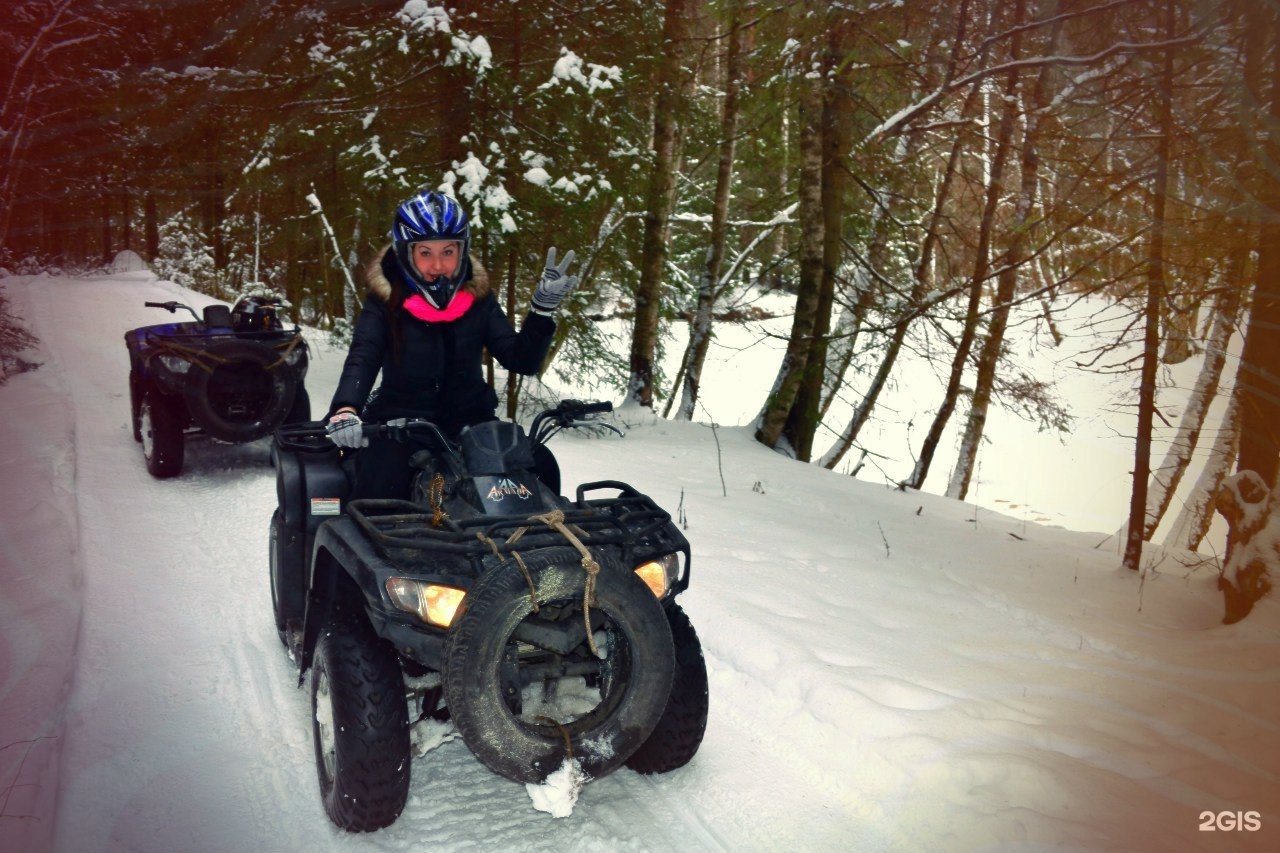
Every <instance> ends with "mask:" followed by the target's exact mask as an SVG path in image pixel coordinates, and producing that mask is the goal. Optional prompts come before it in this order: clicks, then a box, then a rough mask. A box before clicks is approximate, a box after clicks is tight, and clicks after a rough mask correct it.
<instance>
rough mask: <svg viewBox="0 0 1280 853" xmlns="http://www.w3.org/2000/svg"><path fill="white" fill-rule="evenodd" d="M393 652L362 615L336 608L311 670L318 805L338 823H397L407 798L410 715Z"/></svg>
mask: <svg viewBox="0 0 1280 853" xmlns="http://www.w3.org/2000/svg"><path fill="white" fill-rule="evenodd" d="M404 697H405V690H404V678H403V676H402V675H401V673H400V662H399V660H398V659H397V657H396V653H395V651H394V650H393V649H392V648H391V647H390V646H389V645H387V643H386V641H384V640H382V639H381V638H380V637H378V635H377V634H375V633H374V632H373V628H372V626H370V624H369V622H368V620H367V619H365V618H364V615H363V614H360V613H350V612H347V613H342V612H339V613H336V614H335V615H334V617H333V619H332V620H331V621H330V622H329V625H328V626H327V627H326V628H325V630H324V631H323V632H322V633H321V636H320V641H319V642H318V643H317V645H316V651H315V660H314V663H313V665H312V668H311V728H312V733H313V738H314V741H315V750H316V772H317V774H318V775H319V777H320V797H321V799H322V800H323V801H324V810H325V812H326V813H328V815H329V818H330V820H332V821H333V822H334V823H335V824H336V825H337V826H338V827H340V828H341V829H345V830H347V831H349V832H371V831H373V830H375V829H381V828H382V827H384V826H389V825H390V824H392V823H394V822H395V819H396V818H397V817H399V816H400V812H402V811H403V810H404V804H405V800H406V799H407V798H408V796H409V719H408V709H407V706H406V704H405V698H404Z"/></svg>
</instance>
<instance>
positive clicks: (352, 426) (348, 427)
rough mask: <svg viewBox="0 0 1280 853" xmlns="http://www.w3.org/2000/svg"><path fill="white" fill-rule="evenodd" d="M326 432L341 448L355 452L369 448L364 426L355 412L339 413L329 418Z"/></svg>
mask: <svg viewBox="0 0 1280 853" xmlns="http://www.w3.org/2000/svg"><path fill="white" fill-rule="evenodd" d="M324 432H325V435H327V436H329V440H330V441H332V442H333V443H334V444H336V445H338V446H339V447H346V448H350V449H352V450H355V449H357V448H361V447H368V446H369V439H367V438H365V437H364V424H363V423H362V422H361V421H360V416H359V415H357V414H356V413H355V412H338V413H337V414H336V415H334V416H333V417H331V418H329V423H328V424H326V425H325V428H324Z"/></svg>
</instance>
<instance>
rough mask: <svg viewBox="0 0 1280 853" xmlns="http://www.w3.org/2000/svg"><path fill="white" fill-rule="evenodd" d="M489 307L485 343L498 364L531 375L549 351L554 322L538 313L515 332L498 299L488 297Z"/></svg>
mask: <svg viewBox="0 0 1280 853" xmlns="http://www.w3.org/2000/svg"><path fill="white" fill-rule="evenodd" d="M489 301H490V302H491V306H492V307H491V308H490V309H489V312H488V317H487V318H486V324H485V341H484V344H485V346H486V347H488V348H489V352H491V353H493V357H494V358H496V359H497V360H498V363H499V364H501V365H502V366H503V367H505V368H506V369H507V370H510V371H512V372H513V373H523V374H524V375H526V376H532V375H534V374H535V373H537V372H538V371H539V370H540V369H541V368H542V360H543V359H544V358H546V357H547V351H548V350H550V349H551V339H552V337H553V336H554V335H555V332H556V321H555V320H552V319H551V318H550V317H544V316H542V315H541V314H533V313H529V314H527V315H526V316H525V318H524V322H523V323H522V324H521V325H520V331H519V332H517V331H516V330H515V329H513V328H511V322H510V321H509V320H507V315H506V313H505V312H504V311H503V310H502V306H501V305H499V304H498V300H497V299H496V298H494V297H493V296H490V297H489Z"/></svg>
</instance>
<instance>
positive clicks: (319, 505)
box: [311, 498, 342, 515]
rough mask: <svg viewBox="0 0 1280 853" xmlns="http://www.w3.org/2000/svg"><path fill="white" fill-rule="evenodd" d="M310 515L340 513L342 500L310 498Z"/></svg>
mask: <svg viewBox="0 0 1280 853" xmlns="http://www.w3.org/2000/svg"><path fill="white" fill-rule="evenodd" d="M311 514H312V515H341V514H342V501H341V500H340V499H338V498H312V499H311Z"/></svg>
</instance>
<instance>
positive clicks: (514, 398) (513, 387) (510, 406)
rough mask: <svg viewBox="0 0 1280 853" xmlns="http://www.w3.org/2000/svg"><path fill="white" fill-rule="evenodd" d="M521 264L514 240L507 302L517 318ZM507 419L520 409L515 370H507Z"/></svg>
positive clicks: (512, 418) (508, 264)
mask: <svg viewBox="0 0 1280 853" xmlns="http://www.w3.org/2000/svg"><path fill="white" fill-rule="evenodd" d="M519 266H520V252H519V249H518V248H517V247H516V245H515V243H514V241H513V242H512V246H511V251H510V252H509V253H508V255H507V287H506V302H507V316H508V317H511V318H513V319H514V318H515V316H516V281H517V278H516V271H517V269H518V268H519ZM505 396H506V400H507V420H511V421H514V420H515V419H516V412H517V411H519V408H518V407H519V403H520V376H519V374H517V373H516V372H515V371H514V370H508V371H507V389H506V395H505Z"/></svg>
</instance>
